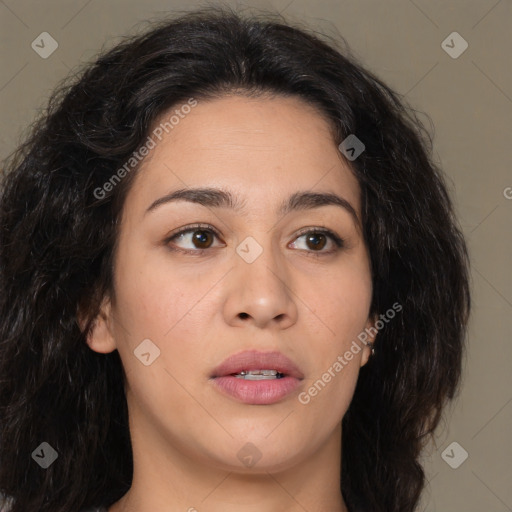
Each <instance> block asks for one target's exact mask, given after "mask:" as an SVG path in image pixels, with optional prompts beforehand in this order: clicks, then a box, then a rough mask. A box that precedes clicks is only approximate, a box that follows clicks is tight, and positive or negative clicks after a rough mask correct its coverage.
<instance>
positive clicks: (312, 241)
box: [306, 233, 327, 250]
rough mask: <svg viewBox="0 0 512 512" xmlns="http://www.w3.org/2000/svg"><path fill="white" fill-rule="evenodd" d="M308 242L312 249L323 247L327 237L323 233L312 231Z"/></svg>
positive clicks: (307, 239) (308, 236)
mask: <svg viewBox="0 0 512 512" xmlns="http://www.w3.org/2000/svg"><path fill="white" fill-rule="evenodd" d="M306 243H307V244H308V247H309V248H310V249H314V250H317V249H320V250H321V249H323V248H324V247H325V244H326V243H327V237H326V236H325V235H324V234H323V233H311V234H309V235H307V237H306Z"/></svg>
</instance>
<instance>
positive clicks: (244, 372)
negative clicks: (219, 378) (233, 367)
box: [239, 370, 278, 375]
mask: <svg viewBox="0 0 512 512" xmlns="http://www.w3.org/2000/svg"><path fill="white" fill-rule="evenodd" d="M277 373H278V372H277V370H242V371H241V372H240V374H239V375H277Z"/></svg>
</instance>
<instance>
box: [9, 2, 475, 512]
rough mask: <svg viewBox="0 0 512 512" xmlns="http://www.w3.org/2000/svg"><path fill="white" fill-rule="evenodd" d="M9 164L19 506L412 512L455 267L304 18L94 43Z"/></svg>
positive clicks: (454, 257) (349, 71)
mask: <svg viewBox="0 0 512 512" xmlns="http://www.w3.org/2000/svg"><path fill="white" fill-rule="evenodd" d="M7 171H8V172H6V173H5V177H4V180H3V183H2V195H1V198H0V272H1V273H0V284H1V286H2V290H3V294H2V296H1V298H0V343H1V345H0V374H1V376H2V377H1V387H0V491H1V492H2V493H4V494H5V495H6V496H8V497H10V502H11V508H10V510H12V511H13V512H21V511H24V512H25V511H36V510H37V511H44V512H46V511H48V512H50V511H51V512H71V511H76V510H85V509H92V510H96V509H100V510H108V511H109V512H127V511H138V512H147V511H154V510H161V511H164V510H165V511H167V510H168V511H175V510H188V511H189V512H193V511H198V512H202V511H210V512H217V511H223V512H229V511H231V510H237V511H241V510H243V511H254V510H261V509H262V508H263V509H265V510H271V511H281V510H289V511H296V510H308V511H310V512H313V511H329V512H334V511H335V512H342V511H343V512H345V511H350V512H363V511H372V512H375V511H382V512H384V511H385V512H391V511H400V512H405V511H413V510H414V509H415V507H416V505H417V504H418V501H419V498H420V495H421V491H422V489H423V487H424V484H425V477H424V472H423V469H422V467H421V465H420V463H419V456H420V454H421V450H422V448H423V446H424V445H425V443H426V442H427V441H428V440H429V438H430V437H431V435H432V434H433V431H434V429H435V427H436V425H437V424H438V423H439V421H440V418H441V414H442V411H443V407H444V406H445V404H446V402H447V400H448V399H451V398H453V397H454V396H455V393H456V391H457V389H458V384H459V379H460V374H461V358H462V354H463V348H464V339H465V331H466V326H467V322H468V315H469V309H470V295H469V285H468V261H467V250H466V245H465V242H464V239H463V236H462V234H461V231H460V229H459V227H458V224H457V221H456V219H455V217H454V214H453V208H452V203H451V200H450V198H449V195H448V193H447V190H446V185H445V182H444V178H443V175H442V172H441V171H440V170H439V169H438V168H437V167H436V166H435V165H434V164H433V163H432V161H431V157H430V151H429V148H428V143H427V137H426V134H425V131H424V129H423V127H422V125H421V124H420V122H419V121H418V120H417V119H416V118H415V117H414V115H413V114H411V112H410V111H409V110H408V109H407V108H406V107H405V106H404V105H403V104H402V102H401V101H400V99H399V97H398V95H397V94H396V93H394V92H393V91H392V90H391V89H390V88H389V87H387V86H386V85H385V84H383V83H382V82H381V81H380V80H379V79H377V78H376V77H375V76H374V75H372V74H371V73H370V72H368V71H366V70H365V69H364V68H363V67H362V66H361V65H360V64H359V63H357V62H356V61H355V59H353V58H351V57H348V56H345V55H342V54H341V53H340V52H339V51H338V50H337V49H335V48H333V47H332V46H330V45H328V44H327V43H325V42H323V41H321V40H320V39H319V38H318V37H316V36H314V35H312V34H311V33H309V32H308V31H306V30H304V29H298V28H294V27H292V26H290V25H289V24H284V23H282V22H279V21H276V20H272V19H270V17H268V18H267V19H263V18H261V19H258V18H247V17H243V16H240V15H239V14H237V13H236V12H233V11H230V10H227V9H213V8H210V9H203V10H201V11H197V12H193V13H189V14H186V15H183V16H181V17H180V18H176V19H174V20H171V21H166V22H164V23H162V24H161V25H159V26H157V27H152V29H151V30H150V31H148V32H147V33H146V34H143V35H141V36H138V37H135V38H133V39H131V40H129V41H127V42H124V43H123V44H120V45H118V46H117V47H115V48H114V49H113V50H111V51H109V52H107V53H106V54H105V55H103V56H101V57H100V58H99V59H98V60H97V62H96V63H94V64H93V65H91V66H90V67H89V68H88V69H86V70H85V72H84V73H83V75H82V76H81V77H80V78H79V79H78V80H77V81H76V83H74V84H72V85H71V86H69V87H68V88H67V89H65V90H62V91H61V92H60V94H58V95H56V96H55V97H54V99H53V101H52V102H51V105H50V108H49V111H48V112H47V114H46V115H45V116H44V118H43V119H41V121H40V122H39V124H38V125H37V126H36V127H35V128H34V132H33V134H32V136H31V138H30V139H29V140H28V141H27V142H26V144H25V145H24V146H23V147H22V148H20V150H19V151H18V152H17V154H16V155H15V157H14V158H13V159H11V161H10V162H9V165H8V168H7ZM100 507H103V508H100Z"/></svg>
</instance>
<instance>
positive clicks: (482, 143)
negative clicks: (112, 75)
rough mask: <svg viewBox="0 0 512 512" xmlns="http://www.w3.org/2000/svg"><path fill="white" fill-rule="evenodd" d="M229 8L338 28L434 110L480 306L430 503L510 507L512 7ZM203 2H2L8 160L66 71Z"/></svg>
mask: <svg viewBox="0 0 512 512" xmlns="http://www.w3.org/2000/svg"><path fill="white" fill-rule="evenodd" d="M227 3H229V4H230V5H242V6H252V7H253V8H257V9H258V10H259V9H265V8H268V9H271V10H273V11H281V12H283V14H284V15H285V16H287V17H289V19H290V20H292V21H303V22H305V23H307V24H308V25H310V26H311V27H312V28H314V29H315V30H318V31H320V32H323V33H327V34H329V35H332V36H336V34H337V33H339V34H341V35H342V36H343V37H345V38H346V40H347V42H348V43H349V45H350V47H351V48H352V50H353V52H354V53H355V55H356V56H358V57H360V58H361V59H362V61H363V62H364V63H365V64H366V65H367V67H369V68H370V69H371V70H372V71H374V72H375V73H377V74H378V75H379V76H380V77H381V78H382V79H384V81H386V82H387V83H388V84H389V85H391V86H392V87H394V88H395V89H396V90H397V91H398V92H399V93H401V94H404V95H405V99H406V100H407V101H408V102H409V103H410V105H411V106H412V107H414V108H415V109H417V110H419V111H422V112H426V113H427V114H428V115H429V116H430V117H431V119H432V122H433V127H432V129H433V131H434V134H435V138H434V143H435V149H434V151H435V158H436V160H437V161H439V162H440V163H441V165H442V166H443V168H444V169H445V171H446V173H447V174H448V176H449V179H450V181H451V192H452V196H453V199H454V201H455V203H456V207H457V211H458V213H459V218H460V221H461V224H462V227H463V230H464V232H465V234H466V236H467V240H468V244H469V248H470V253H471V257H472V286H473V301H474V311H473V317H472V321H471V328H470V333H469V340H468V342H469V350H468V355H467V358H466V373H465V378H464V383H463V388H462V392H461V395H460V397H459V399H458V401H457V402H456V403H455V404H454V406H453V408H452V410H451V412H447V415H446V421H445V423H444V424H443V425H442V427H441V428H440V429H439V432H438V438H437V443H436V444H437V446H432V447H431V449H430V453H429V454H426V456H425V467H426V471H427V475H428V479H429V481H430V483H429V486H428V487H427V490H426V491H425V493H424V496H423V501H422V506H421V507H420V510H425V511H428V512H434V511H435V512H459V511H460V512H462V511H464V512H505V511H512V485H511V484H512V464H511V462H510V461H511V460H512V442H511V438H510V435H507V434H508V433H510V430H511V429H510V425H511V423H512V386H511V384H512V378H511V370H510V363H511V362H512V357H511V356H512V343H511V340H512V328H511V323H510V317H511V315H512V273H511V270H510V268H511V267H510V263H511V262H512V258H511V256H512V237H511V230H510V225H511V220H512V188H508V187H512V173H511V170H510V164H511V162H512V158H511V151H510V148H511V146H512V144H511V143H512V140H511V133H512V132H511V129H510V121H511V119H512V66H511V58H510V52H511V50H512V1H511V0H501V1H497V0H479V1H475V0H473V1H465V2H463V1H450V2H446V1H443V0H435V1H432V0H428V1H427V0H414V2H413V1H411V0H393V1H381V0H346V1H341V0H317V1H315V2H307V1H306V0H274V1H273V2H272V1H270V0H252V1H248V2H245V3H243V4H240V3H239V4H235V3H234V2H227ZM198 5H204V3H200V2H195V1H192V2H190V3H187V2H178V1H177V0H173V1H169V0H168V1H165V0H146V1H145V2H143V1H141V0H139V1H132V0H110V1H108V2H106V1H101V0H80V1H76V2H73V1H64V0H45V1H44V2H38V1H35V0H32V1H30V0H0V38H1V48H0V52H1V59H2V60H1V62H2V66H1V69H0V105H1V118H0V157H1V158H4V157H6V156H7V155H8V154H9V153H10V152H11V151H12V150H13V149H14V147H15V146H16V145H17V143H18V141H19V140H20V137H22V135H23V133H24V130H26V127H27V126H28V125H29V124H30V123H31V121H32V120H33V119H34V117H35V115H36V114H37V112H38V109H40V108H41V107H43V106H44V105H45V102H46V99H47V97H48V94H49V92H50V91H51V90H52V89H53V88H54V87H55V85H56V84H57V82H58V81H59V80H61V79H62V78H63V77H64V76H65V75H67V74H68V73H69V72H70V70H73V69H75V70H76V69H77V66H78V65H79V64H80V63H82V62H85V61H87V60H90V59H91V58H92V57H93V56H94V55H95V54H96V52H97V51H98V50H99V49H100V48H102V47H104V46H105V47H110V46H111V45H113V44H114V43H115V42H116V41H118V40H119V37H120V36H121V35H123V34H126V33H130V32H133V31H134V25H135V24H136V23H138V22H140V21H142V20H145V19H150V18H155V17H158V16H159V14H160V13H162V12H165V13H169V12H171V11H172V10H175V9H190V8H193V7H195V6H198ZM453 31H456V32H458V33H459V34H460V35H461V36H462V37H463V38H464V39H465V40H466V41H467V42H468V44H469V46H468V48H467V50H466V51H465V52H464V53H462V55H460V56H459V57H458V58H456V59H453V58H451V57H450V56H449V55H448V54H447V53H446V52H445V51H444V50H443V48H442V47H441V43H442V41H443V40H444V39H445V38H446V37H447V36H448V35H449V34H451V33H452V32H453ZM42 32H49V33H50V34H51V35H52V37H53V38H55V40H56V41H57V42H58V45H59V46H58V49H57V50H56V51H55V52H54V53H53V54H52V55H51V56H50V57H49V58H47V59H43V58H41V57H40V56H39V55H38V54H37V53H36V52H35V51H34V50H33V49H32V48H31V43H32V41H33V40H34V39H36V37H37V36H39V34H41V33H42ZM427 122H428V121H427ZM507 195H508V197H509V199H507V197H506V196H507ZM453 441H456V442H457V443H459V445H460V446H462V447H463V448H464V449H465V450H466V451H467V452H468V454H469V456H468V458H467V460H466V461H465V462H464V463H463V464H462V465H460V467H458V469H452V468H451V467H450V466H449V465H448V464H447V463H446V462H445V461H444V460H443V458H442V457H441V454H442V453H443V451H444V450H445V448H446V447H448V445H450V443H452V442H453ZM457 450H460V449H459V448H457ZM454 454H455V456H456V457H458V456H459V455H458V453H457V452H454ZM450 455H451V453H450Z"/></svg>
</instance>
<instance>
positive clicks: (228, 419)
mask: <svg viewBox="0 0 512 512" xmlns="http://www.w3.org/2000/svg"><path fill="white" fill-rule="evenodd" d="M176 108H177V109H179V106H178V107H176ZM183 111H187V112H188V109H182V112H183ZM171 115H172V112H171V113H169V114H168V115H166V116H163V120H164V121H167V120H168V118H169V117H170V116H171ZM167 129H168V132H169V133H166V131H165V130H160V131H157V132H154V133H158V134H160V136H161V140H159V139H158V137H156V136H154V135H153V139H154V142H155V143H156V145H155V147H153V148H152V149H150V154H149V156H148V157H147V158H146V160H145V162H144V163H143V165H142V167H141V169H140V171H139V173H138V175H137V177H136V179H135V180H134V183H133V185H132V188H131V189H130V191H129V193H128V195H127V198H126V202H125V205H124V209H123V215H122V222H121V225H120V238H119V245H118V250H117V253H116V258H115V266H114V269H115V271H114V273H115V300H114V301H113V302H112V303H111V304H110V305H108V304H107V306H106V309H105V315H106V319H107V321H106V322H105V323H104V326H103V327H101V325H99V326H98V327H97V328H96V330H95V331H94V333H93V336H91V338H90V340H89V344H90V346H91V348H93V350H96V351H98V352H109V351H112V350H114V349H117V350H118V351H119V354H120V357H121V359H122V363H123V367H124V369H125V373H126V394H127V400H128V406H129V414H130V428H131V434H132V443H133V447H134V453H140V454H142V453H152V456H153V457H163V458H165V460H167V461H169V460H177V459H180V460H181V462H183V461H188V462H190V463H193V464H197V463H201V464H206V465H209V466H214V467H217V468H221V469H227V470H230V471H239V472H240V471H253V472H254V471H256V472H258V471H273V470H274V471H275V470H278V469H286V468H289V467H292V466H293V465H297V464H299V463H300V464H303V463H304V462H305V461H308V460H312V458H313V457H314V456H315V454H316V453H319V451H321V450H324V449H327V450H328V455H327V456H329V457H339V438H340V433H341V420H342V417H343V415H344V414H345V412H346V410H347V408H348V406H349V403H350V401H351V398H352V395H353V392H354V388H355V384H356V381H357V378H358V372H359V369H360V367H361V366H362V365H363V364H365V363H366V361H367V358H368V355H369V349H368V348H367V347H365V346H364V345H363V344H361V343H360V342H359V341H358V339H357V336H358V334H360V333H361V332H362V331H363V330H364V329H365V328H367V327H369V326H370V325H372V323H371V320H370V319H369V308H370V301H371V296H372V283H371V276H370V266H369V255H368V253H367V248H366V246H365V244H364V242H363V238H362V232H361V227H360V226H358V222H360V219H361V212H360V189H359V186H358V183H357V180H356V179H355V177H354V176H353V174H352V172H351V171H350V170H349V168H348V167H347V164H346V163H345V161H344V160H343V158H342V156H341V155H340V152H339V150H338V148H337V146H336V144H335V142H334V140H333V139H332V137H331V134H330V132H329V128H328V124H327V122H326V120H325V119H324V118H323V117H322V116H321V115H320V114H319V113H318V112H317V111H316V110H314V109H313V108H312V107H311V106H309V105H307V104H305V103H303V102H301V101H300V100H298V99H296V98H284V97H276V98H273V99H269V98H267V99H263V98H259V99H248V98H245V97H240V96H231V97H224V98H222V99H218V100H211V101H199V102H198V103H197V106H195V107H194V108H191V109H190V112H189V113H188V114H186V115H182V116H181V117H180V118H179V122H178V123H175V124H174V125H173V128H172V130H171V129H169V126H167ZM161 132H163V136H162V135H161ZM150 145H151V146H152V145H153V144H150ZM196 189H201V190H203V191H204V189H211V190H210V192H208V193H205V192H201V193H200V192H194V191H195V190H196ZM177 190H183V191H184V192H183V193H182V197H181V199H175V200H170V198H169V197H167V196H169V195H170V194H173V193H174V192H176V191H177ZM220 191H223V192H222V195H221V193H220ZM228 194H229V196H231V197H232V200H233V203H235V204H229V202H228V201H225V198H226V197H227V195H228ZM303 194H307V196H304V197H303V196H302V195H303ZM314 194H316V195H314ZM322 194H331V198H332V197H334V196H333V195H336V196H339V197H340V198H342V200H341V201H340V202H339V203H340V204H334V203H333V202H330V203H327V202H325V198H324V199H322V196H321V195H322ZM200 201H202V202H203V203H204V204H200ZM343 202H346V204H345V207H344V206H343ZM347 205H348V206H347ZM284 206H286V208H285V209H283V208H284ZM350 208H352V209H353V211H354V212H353V213H351V212H350ZM285 210H286V211H285ZM196 224H200V227H199V228H198V227H196ZM186 229H188V230H189V231H186V232H184V233H182V234H181V235H179V234H178V233H179V232H181V231H184V230H186ZM322 230H329V231H330V232H332V233H333V234H334V238H331V237H330V236H329V235H326V234H325V233H322V232H319V231H322ZM308 233H309V234H308ZM336 237H339V239H342V240H343V242H342V246H341V247H338V246H337V243H336ZM144 340H146V341H144ZM148 340H150V341H148ZM354 340H355V341H356V342H357V345H356V344H354V343H353V342H354ZM356 346H357V347H362V349H361V350H359V351H356V350H355V349H354V347H356ZM351 347H352V350H351ZM247 351H248V354H245V355H244V354H242V356H241V360H239V361H238V362H235V363H234V365H233V366H231V367H229V368H226V367H224V368H223V369H220V370H219V369H218V368H219V365H221V364H222V363H223V362H224V361H225V360H226V359H227V358H228V357H230V356H233V355H239V354H241V353H243V352H247ZM347 351H351V353H352V358H351V359H350V360H348V359H347V358H346V357H344V354H345V353H346V352H347ZM276 352H277V353H280V354H282V355H283V356H285V357H286V358H288V359H289V360H290V361H291V362H292V363H293V365H294V366H295V369H292V368H291V367H290V366H289V365H288V366H287V364H286V362H284V363H283V361H282V359H281V358H280V357H278V356H276V354H275V353H276ZM271 353H272V354H271ZM260 356H261V357H262V359H259V357H260ZM267 356H268V357H267ZM339 357H341V358H342V359H343V361H344V362H345V364H342V363H341V362H340V359H339ZM337 362H338V364H336V363H337ZM258 366H265V367H264V368H258ZM340 366H341V367H342V368H341V369H340ZM245 367H247V368H248V369H250V368H252V369H253V370H256V369H261V370H279V369H280V370H282V371H280V372H279V373H283V374H284V375H285V376H284V377H283V378H279V377H280V375H275V376H274V375H273V374H274V373H275V372H273V371H271V372H270V375H266V376H265V375H260V376H259V377H257V376H254V375H253V376H251V375H249V376H248V377H249V379H256V380H248V379H247V378H243V377H242V375H239V376H238V377H236V376H229V375H230V373H231V372H234V373H239V374H240V373H241V372H242V371H243V368H245ZM216 369H217V370H216ZM223 375H224V376H223ZM241 377H242V378H241ZM246 377H247V376H246ZM276 377H277V378H276ZM315 383H316V388H314V390H313V391H311V392H310V391H308V390H310V388H311V387H312V386H314V385H315ZM315 391H316V392H315ZM247 443H251V444H247ZM333 448H337V449H338V451H336V449H333ZM326 453H327V452H326ZM141 456H142V455H141ZM252 466H253V467H252ZM251 467H252V468H251Z"/></svg>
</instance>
